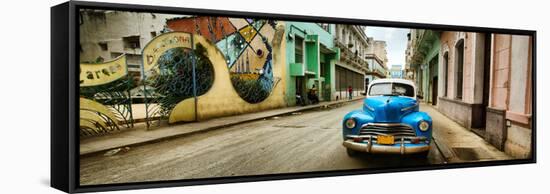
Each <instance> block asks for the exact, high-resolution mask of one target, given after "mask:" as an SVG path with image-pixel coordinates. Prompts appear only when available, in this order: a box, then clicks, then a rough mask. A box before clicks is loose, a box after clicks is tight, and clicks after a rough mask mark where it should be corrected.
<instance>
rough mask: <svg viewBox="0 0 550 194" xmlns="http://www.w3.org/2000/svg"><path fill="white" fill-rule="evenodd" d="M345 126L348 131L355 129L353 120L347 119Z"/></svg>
mask: <svg viewBox="0 0 550 194" xmlns="http://www.w3.org/2000/svg"><path fill="white" fill-rule="evenodd" d="M345 125H346V127H347V128H348V129H352V128H354V127H355V119H353V118H349V119H348V120H346V123H345Z"/></svg>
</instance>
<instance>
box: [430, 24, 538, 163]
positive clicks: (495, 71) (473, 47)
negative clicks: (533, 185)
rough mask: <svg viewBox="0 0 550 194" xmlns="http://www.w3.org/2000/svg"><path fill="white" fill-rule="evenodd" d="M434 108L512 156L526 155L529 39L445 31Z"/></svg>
mask: <svg viewBox="0 0 550 194" xmlns="http://www.w3.org/2000/svg"><path fill="white" fill-rule="evenodd" d="M440 40H441V47H440V53H439V56H440V57H439V75H440V79H439V83H438V85H439V88H438V89H439V91H438V103H437V105H436V106H437V108H438V109H439V110H440V111H441V112H442V113H443V114H445V115H447V116H448V117H449V118H451V119H453V120H455V121H456V122H457V123H459V124H461V125H462V126H464V127H466V128H469V129H471V130H472V131H474V132H476V133H477V134H479V135H480V136H483V137H484V138H485V139H486V140H487V141H488V142H489V143H491V144H492V145H494V146H495V147H497V148H498V149H500V150H503V151H505V152H506V153H508V154H509V155H511V156H514V157H516V158H527V157H530V156H531V149H532V148H531V147H532V146H531V142H532V141H531V139H532V135H531V134H532V130H531V129H532V123H531V114H532V112H531V110H532V103H533V102H532V91H531V85H532V75H531V68H532V61H531V58H532V50H531V48H532V39H531V38H530V37H529V36H520V35H504V34H485V33H473V32H453V31H445V32H442V33H441V36H440Z"/></svg>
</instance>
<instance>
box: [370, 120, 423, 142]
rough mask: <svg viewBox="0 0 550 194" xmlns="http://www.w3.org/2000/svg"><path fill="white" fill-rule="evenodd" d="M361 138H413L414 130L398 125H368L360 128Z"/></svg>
mask: <svg viewBox="0 0 550 194" xmlns="http://www.w3.org/2000/svg"><path fill="white" fill-rule="evenodd" d="M359 135H361V136H378V135H391V136H394V137H396V138H399V137H415V136H416V133H415V132H414V129H413V128H412V127H410V126H408V125H403V124H400V123H368V124H365V125H363V126H362V127H361V130H360V131H359Z"/></svg>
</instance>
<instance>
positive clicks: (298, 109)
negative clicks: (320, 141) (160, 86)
mask: <svg viewBox="0 0 550 194" xmlns="http://www.w3.org/2000/svg"><path fill="white" fill-rule="evenodd" d="M362 99H363V98H356V99H352V100H346V101H333V102H329V103H327V104H317V105H310V106H304V107H300V108H297V109H294V110H289V111H286V112H282V113H276V114H272V115H267V116H263V117H257V118H251V119H246V120H241V121H235V122H233V123H227V124H221V125H216V126H211V127H205V128H203V129H198V130H195V131H191V132H185V133H181V134H174V135H168V136H164V137H158V138H153V139H149V140H144V141H141V142H136V143H130V144H125V145H118V146H112V147H107V148H101V149H98V150H94V151H90V152H84V153H79V156H80V157H88V156H93V155H98V154H102V153H104V152H105V151H108V150H112V149H116V148H122V147H132V146H139V145H144V144H148V143H156V142H160V141H165V140H169V139H175V138H180V137H185V136H189V135H195V134H199V133H205V132H209V131H213V130H217V129H222V128H226V127H231V126H234V125H239V124H244V123H249V122H254V121H259V120H263V119H266V118H270V117H276V116H282V115H288V114H292V113H295V112H301V111H307V110H312V109H316V108H321V107H324V106H332V105H338V104H345V103H351V102H355V101H358V100H362ZM203 122H204V121H203Z"/></svg>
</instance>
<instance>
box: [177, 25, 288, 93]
mask: <svg viewBox="0 0 550 194" xmlns="http://www.w3.org/2000/svg"><path fill="white" fill-rule="evenodd" d="M275 25H276V22H275V21H272V20H262V19H246V18H226V17H202V16H199V17H182V18H175V19H171V20H168V21H167V26H168V27H169V28H170V29H171V30H174V31H183V32H189V33H194V34H198V35H201V36H204V37H205V38H207V39H208V40H209V41H210V42H212V43H214V44H215V45H216V47H217V48H218V49H219V50H220V51H221V53H222V54H223V55H224V57H225V59H226V63H227V67H228V69H229V70H230V74H231V82H232V85H233V87H234V88H235V90H236V92H237V93H238V94H239V96H240V97H241V98H242V99H243V100H245V101H246V102H249V103H259V102H262V101H263V100H265V99H266V98H267V97H268V96H269V95H270V93H271V91H272V89H273V87H274V86H275V85H276V83H277V82H278V81H279V80H280V78H274V77H273V72H272V70H273V61H272V60H273V57H272V47H271V40H272V39H273V36H274V34H275Z"/></svg>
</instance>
